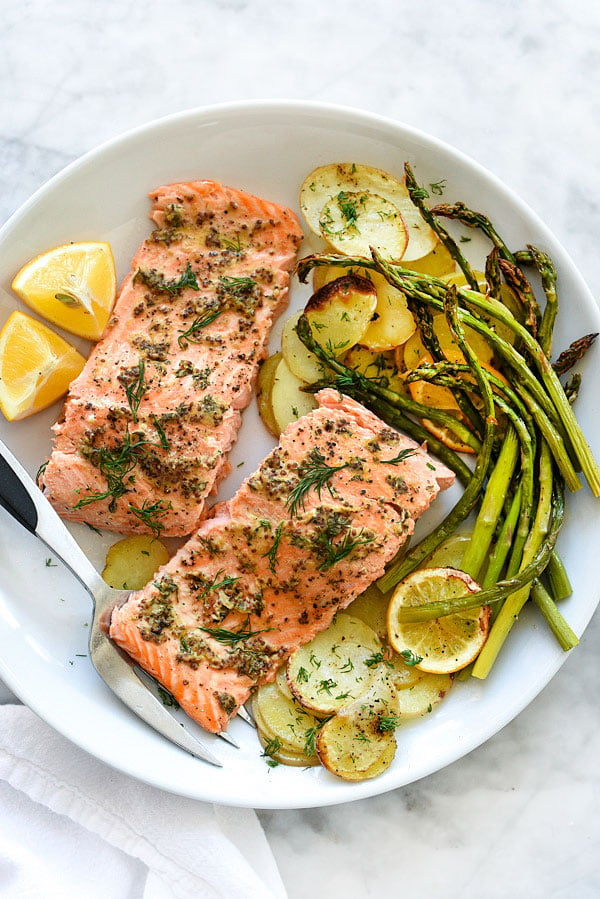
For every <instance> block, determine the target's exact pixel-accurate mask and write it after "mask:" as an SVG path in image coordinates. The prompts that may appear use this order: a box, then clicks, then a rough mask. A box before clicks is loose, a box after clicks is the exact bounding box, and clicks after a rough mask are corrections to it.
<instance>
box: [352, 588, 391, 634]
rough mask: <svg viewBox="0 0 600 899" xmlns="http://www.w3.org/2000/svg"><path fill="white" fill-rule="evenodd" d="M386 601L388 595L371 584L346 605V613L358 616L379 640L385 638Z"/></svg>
mask: <svg viewBox="0 0 600 899" xmlns="http://www.w3.org/2000/svg"><path fill="white" fill-rule="evenodd" d="M388 601H389V596H388V595H387V594H384V593H382V592H381V590H380V589H379V588H378V587H377V586H376V585H375V584H371V585H370V586H369V587H367V589H366V590H365V592H364V593H361V595H360V596H357V597H356V599H355V600H354V602H352V603H351V604H350V605H349V606H348V614H349V615H352V616H353V617H354V618H360V620H361V621H363V622H364V623H365V624H367V625H368V626H369V627H370V628H372V630H373V631H374V632H375V633H376V634H377V636H378V637H379V639H380V640H382V641H383V640H387V607H388Z"/></svg>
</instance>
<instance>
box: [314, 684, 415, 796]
mask: <svg viewBox="0 0 600 899" xmlns="http://www.w3.org/2000/svg"><path fill="white" fill-rule="evenodd" d="M398 723H399V707H398V699H397V695H396V690H395V689H394V687H393V686H392V685H391V683H390V682H389V680H387V679H386V678H385V677H380V678H377V679H376V680H374V681H373V682H372V683H371V685H370V687H369V689H368V690H367V691H366V693H364V694H363V695H362V696H360V697H359V698H358V699H356V700H355V701H354V702H353V703H352V704H351V705H349V706H347V707H346V708H345V709H343V710H341V711H340V712H338V714H337V715H334V717H333V718H331V719H330V720H329V721H326V722H325V724H324V725H323V726H322V728H321V730H320V731H319V734H318V736H317V754H318V756H319V759H320V760H321V764H322V765H324V767H325V768H327V769H328V770H329V771H331V772H332V773H333V774H336V775H337V776H338V777H342V778H344V779H345V780H365V779H366V778H370V777H374V776H376V775H377V774H381V773H382V771H383V770H385V768H386V767H388V766H389V764H391V762H392V760H393V758H394V754H395V750H396V738H395V736H394V730H395V728H396V726H397V725H398ZM382 762H384V763H383V764H382Z"/></svg>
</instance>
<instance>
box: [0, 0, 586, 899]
mask: <svg viewBox="0 0 600 899" xmlns="http://www.w3.org/2000/svg"><path fill="white" fill-rule="evenodd" d="M0 25H1V27H0V162H1V164H0V221H4V220H5V219H6V218H7V217H8V216H9V215H10V214H11V213H12V212H13V211H14V210H15V209H17V208H18V206H19V205H20V204H21V203H22V202H23V201H25V200H26V199H27V197H28V196H29V195H30V194H31V193H32V192H33V191H34V190H36V189H37V188H38V187H39V186H40V185H41V184H42V183H43V182H44V181H45V180H47V179H48V178H49V177H51V176H52V175H53V174H55V173H56V172H57V171H59V170H60V169H61V168H62V167H63V166H64V165H65V164H67V163H68V162H70V161H71V160H72V159H74V158H76V157H77V156H79V155H80V154H82V153H84V152H86V151H87V150H89V149H91V148H93V147H95V146H97V145H98V144H100V143H102V142H103V141H105V140H108V139H110V138H111V137H114V136H116V135H118V134H120V133H121V132H123V131H125V130H129V129H130V128H133V127H136V126H138V125H140V124H143V123H145V122H147V121H149V120H151V119H154V118H157V117H160V116H163V115H166V114H169V113H172V112H176V111H179V110H182V109H187V108H190V107H194V106H200V105H205V104H212V103H218V102H222V101H227V100H238V99H252V98H266V97H272V98H278V97H289V98H302V99H313V100H322V101H328V102H337V103H342V104H345V105H351V106H356V107H362V108H364V109H367V110H370V111H372V112H376V113H381V114H383V115H387V116H390V117H392V118H395V119H397V120H400V121H404V122H406V123H408V124H410V125H412V126H414V127H417V128H420V129H422V130H424V131H427V132H429V133H431V134H434V135H436V136H437V137H439V138H441V139H442V140H445V141H447V142H449V143H451V144H453V145H454V146H456V147H457V148H459V149H460V150H462V151H463V152H464V153H466V154H467V155H469V156H471V157H473V158H475V159H477V161H478V162H480V163H481V164H483V165H484V166H486V167H487V168H488V169H490V170H491V171H493V172H494V173H495V174H496V175H497V176H498V177H499V178H500V179H501V180H503V181H504V182H505V183H506V184H508V185H509V186H510V187H511V188H513V189H514V190H515V191H516V192H517V193H518V194H519V195H520V196H521V197H522V198H523V199H524V200H525V201H526V202H527V203H528V204H529V205H530V206H531V207H532V208H533V209H535V210H536V212H537V213H538V214H539V215H540V217H541V218H542V219H543V220H544V221H545V222H546V223H547V224H548V225H549V227H550V228H551V230H552V231H553V232H554V233H555V234H556V235H557V237H558V238H559V240H560V241H561V242H562V243H563V245H564V246H565V248H566V249H567V251H568V252H569V253H570V255H571V256H572V258H573V259H574V261H575V263H576V264H577V266H578V267H579V269H580V271H581V272H582V274H583V276H584V278H585V280H586V281H587V283H588V285H589V286H590V288H591V289H592V292H595V293H596V295H598V293H599V292H600V253H599V252H598V243H599V241H600V206H599V202H600V201H599V197H600V6H599V5H598V4H597V2H596V0H572V2H566V0H529V2H527V3H522V2H516V0H507V2H504V3H502V4H492V3H489V2H486V0H455V2H454V3H451V4H450V3H448V4H446V3H441V2H434V0H422V2H420V3H414V2H413V3H408V2H405V0H400V2H394V0H371V2H370V3H365V2H362V3H361V2H357V0H345V2H341V0H329V2H326V3H325V2H322V0H305V2H304V3H300V2H299V0H280V2H272V0H271V2H269V0H254V2H251V0H197V2H193V0H170V2H168V3H166V2H160V0H148V2H147V3H145V4H143V5H141V4H139V3H133V2H128V0H103V2H102V3H91V2H86V0H55V2H52V3H49V2H47V0H28V2H23V0H3V2H2V4H1V8H0ZM599 642H600V622H599V620H598V617H596V618H595V619H594V620H593V621H592V623H591V625H590V627H589V628H588V630H587V631H586V634H585V636H584V639H583V640H582V643H581V646H580V647H579V648H578V649H577V650H576V652H574V653H573V654H572V656H571V657H570V658H569V659H568V660H567V662H566V664H565V665H564V667H563V668H562V669H561V670H560V671H559V673H558V674H557V675H556V677H555V678H554V679H553V680H552V681H551V683H550V684H549V685H548V686H547V687H546V689H545V690H544V691H543V693H542V694H541V695H540V696H539V697H538V698H537V699H536V700H535V701H534V702H533V703H532V704H531V705H530V706H529V707H528V708H527V709H525V711H524V712H522V714H521V715H519V717H518V718H517V719H515V720H514V721H513V722H512V723H510V724H509V725H507V726H506V727H505V728H504V729H503V730H502V731H501V732H500V733H498V734H497V735H496V736H495V737H494V738H492V739H491V740H489V741H488V742H487V743H486V744H485V745H484V746H481V747H479V748H478V749H477V750H475V751H473V752H472V753H471V754H470V755H469V756H467V757H466V758H463V759H462V760H460V761H458V762H456V763H455V764H453V765H452V766H450V767H448V768H446V769H445V770H443V771H440V772H438V773H436V774H434V775H431V776H430V777H427V778H425V779H424V780H422V781H419V782H417V783H415V784H413V785H411V786H409V787H406V788H404V789H399V790H396V791H394V792H393V793H389V794H387V795H384V796H380V797H374V798H372V799H369V800H363V801H360V802H356V803H352V804H350V805H345V806H340V807H332V808H324V809H311V810H300V811H278V812H261V813H260V818H261V820H262V822H263V825H264V827H265V830H266V832H267V835H268V837H269V840H270V842H271V845H272V847H273V850H274V853H275V855H276V858H277V860H278V863H279V865H280V869H281V872H282V876H283V879H284V881H285V883H286V886H287V888H288V891H289V895H290V897H291V899H302V897H305V896H307V895H311V896H314V897H321V896H328V897H329V899H338V897H339V899H341V897H344V899H349V897H352V899H353V897H363V896H379V895H382V894H385V895H411V896H416V895H418V896H428V897H436V899H437V897H444V899H470V897H490V899H495V897H498V899H502V897H505V896H515V897H521V896H527V897H558V899H595V897H597V896H599V895H600V860H599V859H600V812H599V808H600V762H599V759H600V713H599V709H598V699H597V683H598V680H599V676H600V661H599V654H598V645H599ZM6 698H7V694H6V691H3V688H2V687H0V701H3V700H5V699H6ZM399 751H400V752H401V751H402V748H401V745H400V749H399Z"/></svg>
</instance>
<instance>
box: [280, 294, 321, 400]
mask: <svg viewBox="0 0 600 899" xmlns="http://www.w3.org/2000/svg"><path fill="white" fill-rule="evenodd" d="M301 315H302V312H297V313H296V314H295V315H292V316H291V317H290V318H288V320H287V321H286V323H285V325H284V326H283V331H282V334H281V352H282V353H283V358H284V359H285V361H286V364H287V367H288V368H289V370H290V371H291V372H292V374H294V375H296V377H297V378H300V380H301V381H304V383H305V384H313V383H314V382H315V381H318V380H319V379H320V378H322V377H323V372H324V367H323V365H322V364H321V363H320V362H319V360H318V358H317V357H316V356H315V354H314V353H311V352H310V350H308V349H307V348H306V347H305V346H304V344H303V343H302V341H301V340H300V338H299V337H298V335H297V334H296V324H297V322H298V319H299V318H300V316H301ZM315 337H316V338H317V339H318V338H319V334H318V333H315Z"/></svg>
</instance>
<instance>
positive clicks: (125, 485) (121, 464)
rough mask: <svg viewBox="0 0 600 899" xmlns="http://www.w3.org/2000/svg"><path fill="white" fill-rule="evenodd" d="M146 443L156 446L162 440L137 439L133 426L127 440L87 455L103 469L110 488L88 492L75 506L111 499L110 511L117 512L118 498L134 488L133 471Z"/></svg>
mask: <svg viewBox="0 0 600 899" xmlns="http://www.w3.org/2000/svg"><path fill="white" fill-rule="evenodd" d="M144 446H154V447H156V446H158V444H156V443H152V442H151V441H150V440H146V439H145V438H142V439H134V438H132V436H131V434H130V432H129V429H127V430H126V432H125V435H124V438H123V442H122V443H120V444H117V445H116V446H115V447H113V448H112V449H110V448H109V447H106V446H101V447H100V448H99V449H97V450H96V449H94V450H91V451H89V452H88V453H87V456H88V458H89V460H90V462H91V463H92V465H94V466H95V467H96V468H97V469H98V470H99V472H100V474H101V475H102V476H103V477H104V479H105V480H106V484H107V489H106V490H103V491H97V490H91V491H89V492H88V493H87V495H86V496H84V497H82V499H80V500H79V502H77V503H75V505H74V506H73V509H82V508H83V507H84V506H89V505H90V503H95V502H98V501H100V500H104V499H110V504H109V506H108V509H109V511H110V512H114V511H115V510H116V501H117V500H118V499H119V498H120V497H121V496H123V495H124V494H125V493H127V492H128V491H129V489H130V487H129V484H131V483H132V482H133V479H134V478H133V475H132V474H131V472H132V471H133V469H134V468H135V466H136V465H137V462H138V456H139V451H140V449H141V448H142V447H144ZM126 479H127V480H126Z"/></svg>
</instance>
